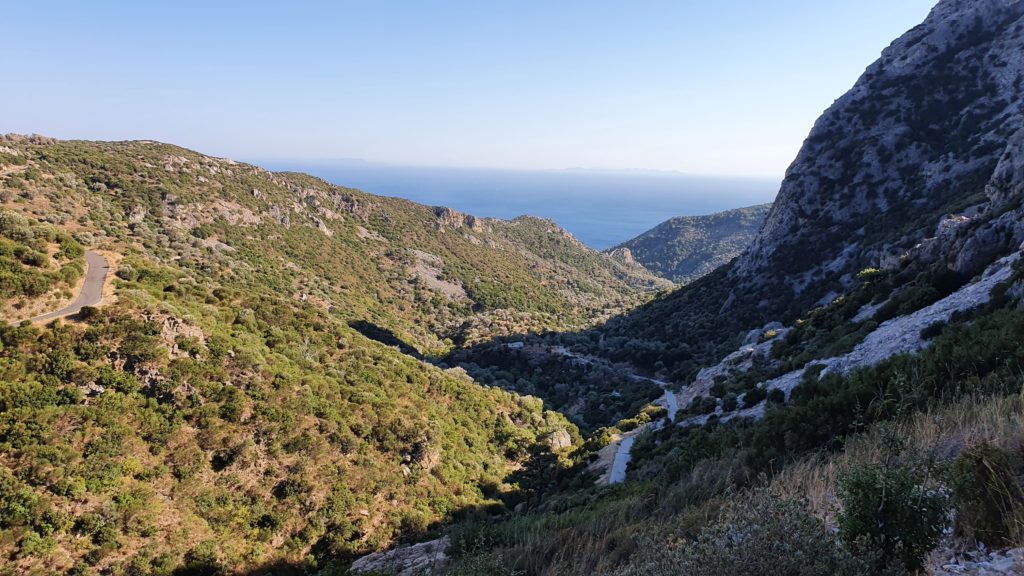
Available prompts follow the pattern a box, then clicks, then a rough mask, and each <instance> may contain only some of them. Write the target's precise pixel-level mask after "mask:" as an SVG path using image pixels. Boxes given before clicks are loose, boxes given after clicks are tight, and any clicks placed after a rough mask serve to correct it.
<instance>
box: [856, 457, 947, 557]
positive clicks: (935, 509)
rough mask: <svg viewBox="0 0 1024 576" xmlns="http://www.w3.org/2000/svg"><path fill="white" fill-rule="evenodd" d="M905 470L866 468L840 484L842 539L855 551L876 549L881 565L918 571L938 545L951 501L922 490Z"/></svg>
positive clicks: (916, 474) (901, 467) (914, 474)
mask: <svg viewBox="0 0 1024 576" xmlns="http://www.w3.org/2000/svg"><path fill="white" fill-rule="evenodd" d="M922 481H923V478H922V475H921V474H920V473H919V472H918V471H917V470H916V469H915V468H913V467H911V466H907V465H898V466H888V465H878V464H874V465H866V466H860V467H858V468H855V469H853V470H851V471H850V472H849V473H847V474H846V475H845V476H844V477H843V478H842V480H841V482H840V498H841V499H842V502H843V511H842V512H841V513H840V514H839V535H840V537H841V538H842V539H843V541H844V542H846V543H848V544H850V545H852V546H869V547H871V548H875V549H877V550H878V551H879V552H880V554H881V558H882V560H883V561H885V562H888V561H893V560H900V561H901V562H902V563H903V565H904V566H905V567H906V568H908V569H910V570H916V569H918V568H920V567H921V564H922V562H923V561H924V559H925V557H926V556H927V555H928V553H929V552H931V551H932V549H933V548H935V545H936V544H938V542H939V538H941V536H942V532H943V529H944V528H945V526H946V515H947V512H948V510H949V500H948V498H947V496H946V495H945V494H943V493H941V492H938V491H935V490H929V489H928V488H925V487H924V486H923V485H922Z"/></svg>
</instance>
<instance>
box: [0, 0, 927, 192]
mask: <svg viewBox="0 0 1024 576" xmlns="http://www.w3.org/2000/svg"><path fill="white" fill-rule="evenodd" d="M933 3H934V0H895V1H894V0H857V1H856V2H850V1H839V0H824V1H823V0H777V1H771V2H766V1H765V0H718V1H707V0H701V1H696V0H674V1H670V0H664V1H648V0H637V1H635V2H624V1H622V0H562V1H551V0H545V1H534V0H516V1H490V0H487V1H481V0H475V1H468V0H467V1H461V0H460V1H432V2H425V1H423V0H407V1H397V0H361V1H358V2H354V1H337V2H327V1H324V2H309V1H306V2H302V1H289V2H284V1H282V2H274V3H270V2H227V1H224V2H214V1H208V2H194V1H174V2H172V1H160V2H158V1H122V2H112V1H103V0H97V1H89V2H83V1H80V0H75V1H45V0H38V1H36V0H20V1H18V0H12V1H9V2H5V3H4V4H5V6H4V10H3V12H4V15H3V20H4V26H3V28H4V39H3V42H2V43H0V56H2V61H3V62H4V68H5V70H4V78H5V86H4V88H3V89H2V90H0V107H2V109H3V110H4V113H3V114H2V115H0V132H21V133H31V132H34V133H40V134H46V135H51V136H57V137H62V138H87V139H118V140H120V139H135V138H148V139H156V140H162V141H167V142H172V143H175V144H181V145H183V146H187V147H190V148H194V149H198V150H200V151H203V152H207V153H211V154H215V155H221V156H229V157H234V158H239V159H244V160H321V159H331V158H362V159H368V160H374V161H385V162H393V163H409V164H422V165H442V166H474V167H503V168H542V169H549V168H551V169H559V168H569V167H585V168H602V169H657V170H678V171H683V172H689V173H695V174H722V175H751V176H753V175H756V176H769V177H775V178H778V177H781V176H782V174H783V172H784V170H785V168H786V167H787V166H788V164H789V162H790V161H791V160H792V158H793V157H794V156H795V155H796V152H797V150H798V149H799V146H800V143H801V142H802V141H803V138H804V137H805V136H806V135H807V132H808V131H809V130H810V127H811V125H812V123H813V121H814V119H815V118H816V117H817V116H818V115H819V114H820V113H821V112H822V111H823V110H824V109H825V108H826V107H828V106H829V105H830V104H831V103H832V101H833V100H834V99H835V98H837V97H838V96H840V95H841V94H842V93H843V92H845V91H846V90H847V89H849V87H850V86H852V84H853V83H854V81H855V80H856V79H857V77H858V76H859V75H860V73H861V72H862V71H863V70H864V68H865V67H866V66H867V65H868V64H870V63H871V62H872V61H873V60H875V59H876V58H877V56H878V54H879V53H880V52H881V50H882V49H883V48H884V47H885V46H887V45H888V44H889V43H890V42H891V41H892V40H893V39H895V38H896V37H897V36H899V35H900V34H902V33H903V32H904V31H906V30H908V29H909V28H911V27H913V26H914V25H916V24H918V23H920V22H921V21H922V20H923V19H924V17H925V16H926V15H927V13H928V10H929V9H930V8H931V5H932V4H933Z"/></svg>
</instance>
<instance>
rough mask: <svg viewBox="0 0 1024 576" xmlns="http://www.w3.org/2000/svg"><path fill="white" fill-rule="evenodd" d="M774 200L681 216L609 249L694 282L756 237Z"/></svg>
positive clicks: (673, 277) (676, 278) (685, 281)
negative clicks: (703, 213) (697, 214)
mask: <svg viewBox="0 0 1024 576" xmlns="http://www.w3.org/2000/svg"><path fill="white" fill-rule="evenodd" d="M770 209H771V204H770V203H769V204H759V205H757V206H749V207H746V208H736V209H734V210H726V211H724V212H718V213H715V214H708V215H706V216H677V217H675V218H671V219H669V220H666V221H665V222H662V223H661V224H658V225H657V226H655V227H654V228H652V229H650V230H648V231H647V232H644V233H643V234H641V235H639V236H637V237H636V238H633V239H632V240H628V241H626V242H623V243H622V244H619V245H618V246H615V247H614V248H610V249H609V250H606V251H605V252H606V253H607V254H608V255H610V256H612V257H614V258H616V259H618V260H619V261H621V262H624V263H628V262H634V261H635V262H637V263H639V264H640V265H642V266H643V267H644V268H647V269H648V270H650V271H651V272H653V273H654V274H656V275H658V276H661V277H662V278H665V279H668V280H671V281H673V282H676V283H679V284H689V283H690V282H693V281H694V280H696V279H698V278H700V277H701V276H704V275H705V274H708V273H709V272H711V271H712V270H714V269H715V268H718V267H719V266H722V265H724V264H728V263H729V262H730V261H731V260H732V259H733V258H736V257H737V256H739V255H740V254H741V253H742V252H743V250H745V249H746V248H747V246H749V245H750V243H751V242H752V241H753V240H754V237H755V236H756V234H757V232H758V230H760V229H761V225H762V224H763V223H764V219H765V217H766V216H767V215H768V211H769V210H770Z"/></svg>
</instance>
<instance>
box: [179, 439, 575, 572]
mask: <svg viewBox="0 0 1024 576" xmlns="http://www.w3.org/2000/svg"><path fill="white" fill-rule="evenodd" d="M581 474H584V472H583V468H582V466H580V467H575V468H566V467H565V466H564V465H562V464H561V463H560V461H559V459H558V457H557V456H556V455H555V454H553V453H552V452H551V451H550V450H548V449H547V447H546V445H545V444H537V445H534V446H531V447H530V448H529V449H528V452H527V454H526V456H525V463H524V465H523V466H522V467H521V468H520V469H518V470H516V471H514V472H512V473H511V474H509V475H508V476H507V477H506V478H505V479H504V480H503V484H506V485H511V486H517V488H518V489H517V490H515V491H513V492H507V493H504V494H500V495H499V494H497V493H495V492H493V490H492V489H489V488H488V487H486V486H485V487H483V491H484V495H485V496H486V497H488V498H492V499H494V500H500V502H492V503H487V504H481V505H476V506H466V507H462V508H459V509H456V510H453V511H452V512H451V513H450V514H449V515H448V516H447V517H445V518H444V519H443V520H442V521H441V522H439V523H435V524H433V525H431V526H429V527H427V528H426V529H425V530H424V529H421V530H418V531H413V532H407V533H405V534H402V537H401V540H400V543H399V546H406V545H410V544H415V543H419V542H425V541H429V540H434V539H437V538H440V537H442V536H443V535H444V534H445V532H444V530H445V528H446V527H447V526H449V525H450V524H452V523H457V522H466V521H475V522H488V521H494V522H498V521H500V520H502V519H504V518H507V517H508V516H509V515H510V514H512V513H513V512H512V511H513V510H514V509H516V508H517V507H518V506H519V505H520V504H527V505H534V504H536V503H538V502H539V501H540V500H541V499H542V496H543V495H544V494H545V493H548V492H551V491H552V490H555V489H556V488H558V487H559V485H560V484H561V483H563V482H566V481H569V480H571V479H573V478H576V479H578V478H579V477H580V476H581ZM586 480H587V481H588V482H589V483H590V484H592V483H593V479H592V477H589V476H588V477H587V479H586ZM492 488H493V487H492ZM335 536H336V533H334V532H332V530H331V528H328V529H327V533H326V534H325V535H324V536H322V537H321V538H320V539H319V540H318V541H316V542H315V543H314V544H313V546H312V549H311V550H310V554H309V558H310V559H311V560H310V561H284V560H279V561H274V562H271V563H268V564H264V565H261V566H258V567H255V568H250V569H248V570H246V571H235V570H231V569H230V567H227V568H228V570H227V571H226V572H225V570H224V568H225V567H223V566H220V565H218V564H216V563H214V562H210V563H202V562H197V563H194V564H192V565H187V566H182V567H179V568H178V569H176V570H175V571H173V572H172V574H173V576H216V575H220V574H225V573H228V574H233V575H236V576H314V575H316V576H343V575H348V574H350V572H349V571H348V566H349V565H350V564H351V563H352V562H353V561H355V560H356V559H357V558H358V557H360V556H362V555H363V554H359V555H353V554H350V553H345V552H339V551H338V548H337V546H338V545H339V544H341V545H344V544H346V542H344V541H342V540H341V539H337V538H335ZM367 553H369V552H367ZM312 559H315V560H312Z"/></svg>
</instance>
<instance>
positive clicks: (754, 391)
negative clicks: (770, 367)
mask: <svg viewBox="0 0 1024 576" xmlns="http://www.w3.org/2000/svg"><path fill="white" fill-rule="evenodd" d="M767 396H768V393H767V392H765V391H764V388H760V387H757V386H755V387H754V388H751V389H750V390H748V391H747V393H746V394H744V395H743V407H744V408H753V407H754V406H757V405H758V404H760V403H761V401H762V400H764V399H765V397H767Z"/></svg>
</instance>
